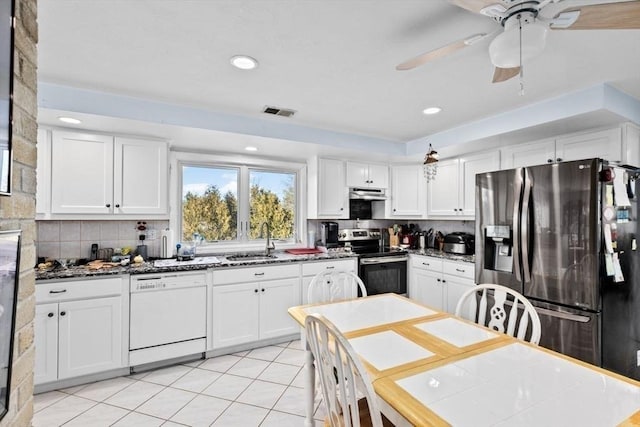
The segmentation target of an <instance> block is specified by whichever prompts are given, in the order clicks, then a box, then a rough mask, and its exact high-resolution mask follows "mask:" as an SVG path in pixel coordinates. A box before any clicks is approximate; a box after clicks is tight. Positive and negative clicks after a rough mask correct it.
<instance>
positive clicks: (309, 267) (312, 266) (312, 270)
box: [302, 258, 356, 276]
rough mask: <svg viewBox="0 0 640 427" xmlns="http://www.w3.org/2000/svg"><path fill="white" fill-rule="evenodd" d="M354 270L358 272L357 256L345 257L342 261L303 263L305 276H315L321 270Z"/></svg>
mask: <svg viewBox="0 0 640 427" xmlns="http://www.w3.org/2000/svg"><path fill="white" fill-rule="evenodd" d="M330 270H335V271H339V270H340V271H352V272H354V273H355V272H356V263H355V258H353V259H345V260H340V261H327V262H308V263H305V264H302V275H303V276H315V275H316V274H318V273H320V272H321V271H330Z"/></svg>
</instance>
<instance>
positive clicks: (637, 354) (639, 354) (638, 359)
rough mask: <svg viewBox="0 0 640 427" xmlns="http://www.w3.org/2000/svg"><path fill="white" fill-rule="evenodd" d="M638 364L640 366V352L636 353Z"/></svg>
mask: <svg viewBox="0 0 640 427" xmlns="http://www.w3.org/2000/svg"><path fill="white" fill-rule="evenodd" d="M636 364H637V365H638V366H640V350H638V351H637V352H636Z"/></svg>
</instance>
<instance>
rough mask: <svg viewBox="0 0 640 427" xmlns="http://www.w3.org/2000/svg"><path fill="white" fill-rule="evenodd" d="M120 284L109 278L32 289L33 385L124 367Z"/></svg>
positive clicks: (120, 281)
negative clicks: (33, 291) (34, 352)
mask: <svg viewBox="0 0 640 427" xmlns="http://www.w3.org/2000/svg"><path fill="white" fill-rule="evenodd" d="M126 281H127V283H128V278H127V279H126ZM89 282H90V283H89ZM122 283H123V279H121V278H110V279H102V280H98V279H95V280H80V281H73V282H56V283H47V284H41V285H38V286H37V287H36V317H35V331H34V333H35V348H36V355H35V359H36V361H35V372H34V382H35V384H42V383H47V382H50V381H55V380H62V379H66V378H72V377H78V376H82V375H88V374H94V373H98V372H103V371H108V370H112V369H117V368H121V367H123V366H125V363H124V357H123V348H124V346H123V341H126V337H124V336H123V330H124V329H126V327H124V326H123V322H124V321H125V320H126V319H128V317H127V316H124V313H123V296H122V289H123V285H122Z"/></svg>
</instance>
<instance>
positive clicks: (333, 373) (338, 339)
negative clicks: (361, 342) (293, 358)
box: [304, 314, 382, 427]
mask: <svg viewBox="0 0 640 427" xmlns="http://www.w3.org/2000/svg"><path fill="white" fill-rule="evenodd" d="M304 323H305V330H306V333H307V342H308V345H309V348H310V349H311V352H312V353H313V357H314V358H315V364H316V367H317V369H318V376H319V377H320V387H321V389H322V397H323V401H324V404H325V407H326V410H327V418H328V421H329V424H330V425H331V426H332V427H335V426H340V427H351V426H353V427H359V426H360V416H361V415H364V414H361V413H360V412H361V410H362V409H365V410H366V409H367V407H368V410H369V416H370V418H371V425H372V426H373V427H382V415H381V413H380V409H379V408H378V403H377V400H376V395H375V392H374V390H373V385H372V384H371V381H370V380H369V376H368V374H367V371H365V369H364V366H363V365H362V362H361V361H360V359H359V358H358V356H357V355H356V353H355V351H354V350H353V347H351V344H350V343H349V341H347V339H346V338H345V337H344V336H343V335H342V333H340V331H338V329H337V328H336V327H335V326H334V325H333V323H331V322H330V321H329V320H327V319H326V318H325V317H323V316H321V315H319V314H310V315H308V316H307V317H306V319H305V322H304ZM359 398H365V399H366V402H367V405H368V406H365V407H359V405H358V401H359V400H360V399H359Z"/></svg>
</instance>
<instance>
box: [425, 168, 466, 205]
mask: <svg viewBox="0 0 640 427" xmlns="http://www.w3.org/2000/svg"><path fill="white" fill-rule="evenodd" d="M458 165H459V161H458V159H451V160H441V161H439V162H438V169H437V173H436V177H435V179H434V180H433V181H429V184H428V186H427V215H428V216H432V217H433V216H453V215H457V213H458V189H459V187H460V184H459V182H460V171H459V167H458Z"/></svg>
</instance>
